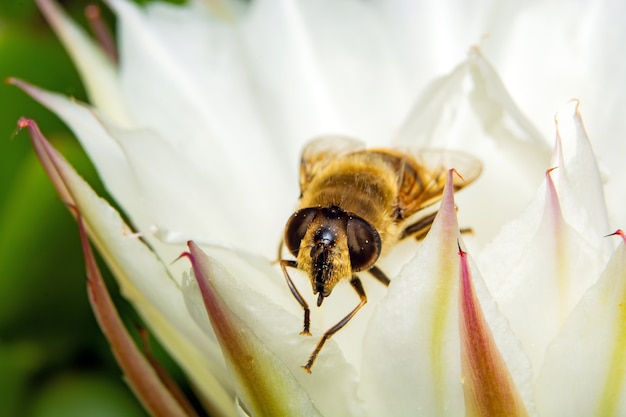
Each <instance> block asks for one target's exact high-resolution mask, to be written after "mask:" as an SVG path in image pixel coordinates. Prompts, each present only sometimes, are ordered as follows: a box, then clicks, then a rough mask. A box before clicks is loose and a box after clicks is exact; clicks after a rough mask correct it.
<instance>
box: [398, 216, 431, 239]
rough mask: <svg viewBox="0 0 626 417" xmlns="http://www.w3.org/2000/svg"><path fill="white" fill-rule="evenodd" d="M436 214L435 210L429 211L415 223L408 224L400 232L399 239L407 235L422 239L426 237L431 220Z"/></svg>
mask: <svg viewBox="0 0 626 417" xmlns="http://www.w3.org/2000/svg"><path fill="white" fill-rule="evenodd" d="M436 216H437V212H434V213H431V214H429V215H427V216H424V217H422V218H421V219H419V220H418V221H416V222H415V223H412V224H410V225H408V226H407V227H406V228H405V229H404V230H403V231H402V233H400V240H402V239H405V238H407V237H409V236H413V237H415V239H417V240H422V239H424V238H425V237H426V234H427V233H428V231H429V230H430V228H431V226H432V225H433V221H435V217H436Z"/></svg>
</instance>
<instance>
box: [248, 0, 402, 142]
mask: <svg viewBox="0 0 626 417" xmlns="http://www.w3.org/2000/svg"><path fill="white" fill-rule="evenodd" d="M330 9H332V10H333V12H332V13H329V12H328V10H330ZM242 28H243V32H242V34H243V36H244V41H245V48H246V52H247V54H248V55H249V56H250V60H251V65H252V69H253V70H252V72H253V74H252V76H253V77H254V79H255V81H256V85H257V88H259V91H260V95H261V96H260V98H261V99H262V100H263V101H264V102H265V103H267V106H265V107H264V108H263V107H261V108H260V110H261V111H262V112H263V114H264V117H266V118H267V120H270V123H272V125H271V126H272V127H273V128H276V129H275V132H276V134H279V135H282V136H284V138H283V139H282V142H283V143H284V144H285V145H286V146H289V147H291V146H294V145H300V144H302V141H303V140H305V139H309V138H311V137H314V136H318V135H320V134H329V133H342V134H347V135H351V136H355V137H358V138H360V139H363V140H365V141H367V142H369V143H370V144H371V143H376V144H381V143H385V142H387V141H388V140H389V139H390V135H391V134H392V132H393V131H394V129H395V127H396V126H397V125H398V124H399V123H400V120H401V118H402V117H403V115H404V114H405V113H406V111H407V110H408V106H409V105H410V100H411V99H412V94H413V92H412V91H407V89H406V86H405V83H404V82H403V79H402V78H401V77H400V74H399V73H398V70H397V68H398V61H397V58H396V57H395V55H393V54H392V53H390V50H389V48H388V45H389V40H388V38H387V37H386V35H385V33H384V31H383V30H382V27H381V25H380V21H379V20H378V18H377V16H376V15H375V13H374V10H372V9H371V7H369V5H367V4H365V3H362V2H359V1H354V0H348V1H342V2H339V3H337V2H333V1H318V2H291V1H267V0H262V1H258V2H255V4H254V5H253V7H252V8H251V10H250V15H249V16H247V18H246V19H245V20H244V21H243V26H242ZM347 51H349V53H347ZM292 144H293V145H292ZM295 150H296V151H297V150H298V149H297V147H296V148H295Z"/></svg>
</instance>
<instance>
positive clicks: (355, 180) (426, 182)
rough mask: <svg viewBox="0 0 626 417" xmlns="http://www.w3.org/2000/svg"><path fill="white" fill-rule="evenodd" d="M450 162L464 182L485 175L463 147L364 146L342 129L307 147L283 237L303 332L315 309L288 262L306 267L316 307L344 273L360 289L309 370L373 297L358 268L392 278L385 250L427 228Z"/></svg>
mask: <svg viewBox="0 0 626 417" xmlns="http://www.w3.org/2000/svg"><path fill="white" fill-rule="evenodd" d="M449 168H454V169H456V170H457V171H458V172H460V173H461V174H462V175H463V178H462V179H461V178H456V179H455V181H454V188H455V190H458V189H461V188H463V187H465V186H466V185H468V184H470V183H471V182H473V181H474V180H475V179H476V178H477V177H478V176H479V175H480V172H481V168H482V165H481V163H480V162H479V161H478V160H477V159H476V158H474V157H472V156H470V155H468V154H466V153H463V152H456V151H448V150H446V151H443V150H422V151H419V152H415V153H405V152H402V151H399V150H394V149H387V148H375V149H365V148H364V147H363V146H362V144H361V142H359V141H356V140H354V139H349V138H344V137H322V138H318V139H316V140H313V141H312V142H310V143H309V144H308V145H307V146H306V147H305V148H304V151H303V153H302V159H301V165H300V200H299V204H298V208H297V210H296V211H295V212H294V213H293V214H292V215H291V217H290V218H289V220H288V221H287V224H286V226H285V232H284V240H283V243H284V245H285V246H286V247H287V249H288V250H289V252H290V253H291V255H293V256H294V257H295V260H289V259H281V260H280V265H281V268H282V271H283V274H284V276H285V280H286V281H287V285H288V286H289V289H290V290H291V293H292V294H293V296H294V298H295V299H296V300H297V301H298V303H299V304H300V306H301V307H302V309H303V310H304V328H303V330H302V332H301V334H304V335H310V334H311V333H310V329H309V327H310V309H309V306H308V304H307V302H306V301H305V300H304V298H303V297H302V295H301V294H300V292H299V291H298V289H297V288H296V286H295V285H294V283H293V281H292V280H291V277H290V276H289V273H288V272H287V267H291V268H297V269H300V270H302V271H303V272H305V273H306V274H307V276H308V278H309V280H310V281H311V285H312V288H313V294H318V296H317V306H318V307H319V306H321V305H322V302H323V301H324V298H326V297H328V296H329V295H330V293H331V292H332V290H333V288H334V287H335V285H336V284H337V283H338V282H340V281H343V280H348V281H349V282H350V284H351V286H352V288H354V290H355V291H356V293H357V295H358V296H359V303H358V304H357V306H356V307H354V308H353V309H352V311H350V312H349V313H348V314H347V315H346V316H345V317H344V318H342V319H341V320H340V321H339V322H338V323H337V324H335V325H334V326H332V327H331V328H330V329H328V330H327V331H326V332H325V333H324V335H323V336H322V337H321V338H320V340H319V342H318V343H317V346H316V347H315V349H314V350H313V352H312V354H311V356H310V357H309V359H308V361H307V362H306V364H305V365H303V366H302V367H303V368H304V369H305V370H306V371H307V372H309V373H310V372H311V368H312V366H313V363H314V362H315V360H316V358H317V356H318V354H319V353H320V351H321V350H322V347H323V346H324V344H325V343H326V341H327V340H328V339H329V338H330V337H332V336H333V335H334V334H335V333H337V332H338V331H339V330H341V329H342V328H343V327H344V326H345V325H346V324H347V323H348V322H349V321H350V320H351V319H352V317H354V315H355V314H356V313H357V312H358V311H359V310H360V309H361V308H362V307H363V306H364V305H365V304H366V303H367V296H366V294H365V290H364V289H363V285H362V284H361V280H360V278H359V276H358V275H357V273H358V272H362V271H366V272H369V273H370V274H371V275H372V276H373V277H374V278H376V279H377V280H378V281H380V282H381V283H383V284H384V285H386V286H387V285H389V282H390V280H389V278H388V277H387V275H385V273H384V272H383V271H382V270H381V269H379V268H378V267H377V266H376V265H375V264H376V261H377V260H378V258H379V257H380V255H381V252H382V251H387V250H388V249H389V248H391V247H393V246H394V244H396V243H397V242H399V241H401V240H403V239H405V238H407V237H415V238H417V239H422V238H424V237H425V235H426V234H427V233H428V231H429V230H430V227H431V225H432V222H433V220H434V218H435V216H436V214H437V212H436V211H435V212H432V213H429V214H425V215H423V216H421V217H420V216H419V215H418V213H419V212H421V211H422V210H423V209H425V208H427V207H430V206H432V205H434V204H436V203H438V202H439V201H440V200H441V197H442V195H443V189H444V185H445V183H446V178H447V172H448V169H449ZM414 215H415V216H414ZM415 217H417V218H415ZM281 247H282V245H281ZM280 258H281V256H280V254H279V259H280Z"/></svg>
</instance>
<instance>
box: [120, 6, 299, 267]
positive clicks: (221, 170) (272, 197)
mask: <svg viewBox="0 0 626 417" xmlns="http://www.w3.org/2000/svg"><path fill="white" fill-rule="evenodd" d="M111 3H112V5H113V6H114V8H115V11H116V13H117V14H118V17H119V19H120V23H119V24H120V28H121V29H120V30H121V34H120V36H121V42H122V43H121V51H120V52H121V59H122V61H121V65H122V70H121V78H122V83H123V85H124V93H125V99H126V100H127V102H128V103H129V111H130V112H131V113H132V114H133V117H134V119H135V121H136V123H137V125H138V127H139V128H142V127H149V128H150V129H154V130H156V133H157V134H158V136H159V137H160V138H161V139H162V140H163V141H165V142H166V143H167V144H169V146H170V147H171V149H172V150H173V151H175V152H177V153H178V154H180V156H181V160H182V159H184V160H185V161H186V164H187V165H188V167H189V170H191V171H194V172H196V173H197V175H196V177H198V178H201V179H202V181H205V183H204V186H200V187H198V188H197V189H196V193H200V192H203V191H202V190H206V193H207V195H208V197H209V198H211V199H212V200H213V201H219V202H220V203H221V204H223V205H224V206H225V207H227V212H228V213H229V217H230V218H233V219H234V218H236V219H237V222H238V226H239V228H240V229H241V230H244V231H246V232H248V233H249V234H248V235H247V236H246V238H245V239H239V240H236V241H235V242H234V243H236V244H238V245H239V246H241V247H244V246H245V247H247V248H249V249H251V250H256V251H260V252H263V253H265V254H267V255H268V256H270V254H273V253H274V249H273V248H268V246H267V244H266V243H265V244H260V243H259V242H260V241H263V242H267V239H268V236H276V241H277V242H278V238H279V236H280V230H282V226H283V223H284V221H285V219H286V218H287V217H288V215H289V210H290V207H291V206H292V204H293V201H294V200H295V198H296V197H297V190H296V186H297V184H296V181H295V175H288V172H295V169H294V170H293V171H289V168H288V166H289V165H288V163H287V162H285V161H286V160H291V159H287V158H284V157H283V156H284V153H283V151H282V150H281V148H280V144H278V143H277V142H274V141H272V140H271V138H270V137H268V136H267V133H266V128H265V127H264V126H263V123H262V122H261V121H260V119H259V112H258V111H256V110H257V109H256V108H255V107H251V103H254V102H255V101H254V97H251V94H253V91H254V89H253V88H251V86H250V85H249V81H248V80H247V74H246V72H245V69H246V68H247V67H246V63H245V61H244V60H243V57H242V56H240V53H239V52H238V51H239V48H238V45H237V36H236V33H235V30H234V28H233V27H232V26H230V25H229V24H227V23H225V22H220V21H213V22H211V19H210V17H209V16H207V14H206V11H203V10H202V9H193V8H191V9H190V7H192V6H187V7H185V8H181V7H174V6H165V5H159V6H154V7H151V8H149V9H148V10H146V11H143V10H141V9H139V8H137V7H136V6H133V5H131V4H129V3H126V2H123V1H119V0H113V1H112V2H111ZM165 17H168V19H169V20H168V19H165ZM178 19H181V20H182V19H184V21H185V24H184V25H182V27H181V25H178V24H176V22H178V21H179V20H178ZM189 39H193V42H189ZM198 45H201V46H203V47H200V48H199V47H198ZM154 86H158V88H154ZM218 115H219V117H218ZM272 144H274V145H272ZM146 149H147V148H146ZM292 157H293V159H292V160H293V162H291V163H290V164H291V166H292V167H293V168H295V166H294V165H295V164H296V162H297V159H296V157H295V156H292ZM259 167H262V168H259ZM152 169H153V170H154V169H156V168H154V167H153V168H152ZM261 174H262V175H261ZM243 190H245V192H243ZM208 193H210V195H209V194H208ZM292 196H293V197H292ZM276 207H280V208H281V209H279V210H282V212H281V211H277V210H276ZM181 217H182V219H180V220H179V221H180V222H184V215H183V216H181ZM259 218H260V219H263V221H261V222H259V221H258V219H259ZM193 223H194V222H189V223H187V224H186V225H185V226H186V227H184V228H183V230H182V231H183V232H184V231H186V230H188V229H189V228H190V227H191V224H193ZM195 224H196V225H197V224H198V223H195ZM175 231H177V230H175ZM252 231H254V233H252Z"/></svg>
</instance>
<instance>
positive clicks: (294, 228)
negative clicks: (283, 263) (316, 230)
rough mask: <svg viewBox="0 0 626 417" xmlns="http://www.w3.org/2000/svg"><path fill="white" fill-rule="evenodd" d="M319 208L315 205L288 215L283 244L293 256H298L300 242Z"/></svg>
mask: <svg viewBox="0 0 626 417" xmlns="http://www.w3.org/2000/svg"><path fill="white" fill-rule="evenodd" d="M318 211H319V209H318V208H316V207H310V208H305V209H302V210H298V211H296V212H295V213H293V214H292V215H291V217H289V220H287V225H286V226H285V245H286V246H287V249H288V250H289V252H291V254H292V255H293V256H296V257H297V256H298V252H299V251H300V243H301V242H302V239H304V235H305V234H306V231H307V230H308V229H309V226H310V225H311V222H313V219H314V218H315V216H316V215H317V213H318Z"/></svg>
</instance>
